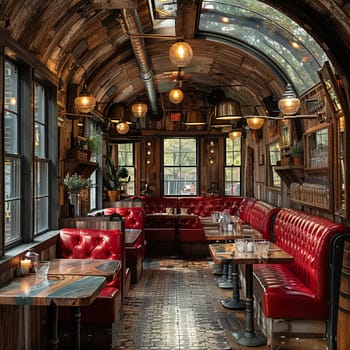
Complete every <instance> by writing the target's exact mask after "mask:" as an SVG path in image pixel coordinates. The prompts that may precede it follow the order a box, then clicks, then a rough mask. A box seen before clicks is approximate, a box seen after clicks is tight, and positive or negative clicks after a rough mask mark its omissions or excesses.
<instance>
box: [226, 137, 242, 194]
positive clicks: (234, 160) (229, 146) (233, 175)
mask: <svg viewBox="0 0 350 350" xmlns="http://www.w3.org/2000/svg"><path fill="white" fill-rule="evenodd" d="M241 159H242V153H241V138H240V137H236V138H234V139H233V140H231V139H230V138H226V152H225V196H240V195H241Z"/></svg>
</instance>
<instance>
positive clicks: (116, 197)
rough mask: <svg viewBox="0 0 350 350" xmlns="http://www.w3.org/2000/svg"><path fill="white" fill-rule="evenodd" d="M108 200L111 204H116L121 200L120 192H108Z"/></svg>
mask: <svg viewBox="0 0 350 350" xmlns="http://www.w3.org/2000/svg"><path fill="white" fill-rule="evenodd" d="M107 195H108V200H109V201H110V202H115V201H117V200H119V195H120V191H119V190H109V191H107Z"/></svg>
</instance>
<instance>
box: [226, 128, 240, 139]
mask: <svg viewBox="0 0 350 350" xmlns="http://www.w3.org/2000/svg"><path fill="white" fill-rule="evenodd" d="M241 136H242V131H241V130H232V131H231V132H229V134H228V137H229V139H231V140H234V139H236V138H238V137H241Z"/></svg>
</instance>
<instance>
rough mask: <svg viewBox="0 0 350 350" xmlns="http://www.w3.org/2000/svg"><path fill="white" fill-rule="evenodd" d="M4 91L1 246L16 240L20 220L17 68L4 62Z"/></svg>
mask: <svg viewBox="0 0 350 350" xmlns="http://www.w3.org/2000/svg"><path fill="white" fill-rule="evenodd" d="M4 75H5V76H4V80H5V89H4V101H5V104H4V116H5V121H4V126H5V144H4V147H5V164H4V185H5V188H4V194H5V198H4V201H5V203H4V204H5V244H10V243H14V242H16V241H18V240H19V239H20V238H21V237H20V232H21V230H20V220H19V218H20V217H21V209H22V208H21V202H22V189H21V181H20V179H21V154H20V153H19V149H20V144H19V128H18V125H19V124H20V121H19V114H18V111H19V106H18V95H19V94H18V86H19V76H18V67H17V66H16V65H15V64H14V63H13V62H11V61H9V60H6V61H5V74H4Z"/></svg>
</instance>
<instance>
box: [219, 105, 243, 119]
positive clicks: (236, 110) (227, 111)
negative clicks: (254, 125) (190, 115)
mask: <svg viewBox="0 0 350 350" xmlns="http://www.w3.org/2000/svg"><path fill="white" fill-rule="evenodd" d="M215 118H216V119H219V120H234V119H240V118H242V112H241V105H240V104H239V102H237V101H233V100H223V101H220V102H219V103H218V104H217V105H216V106H215Z"/></svg>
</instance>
